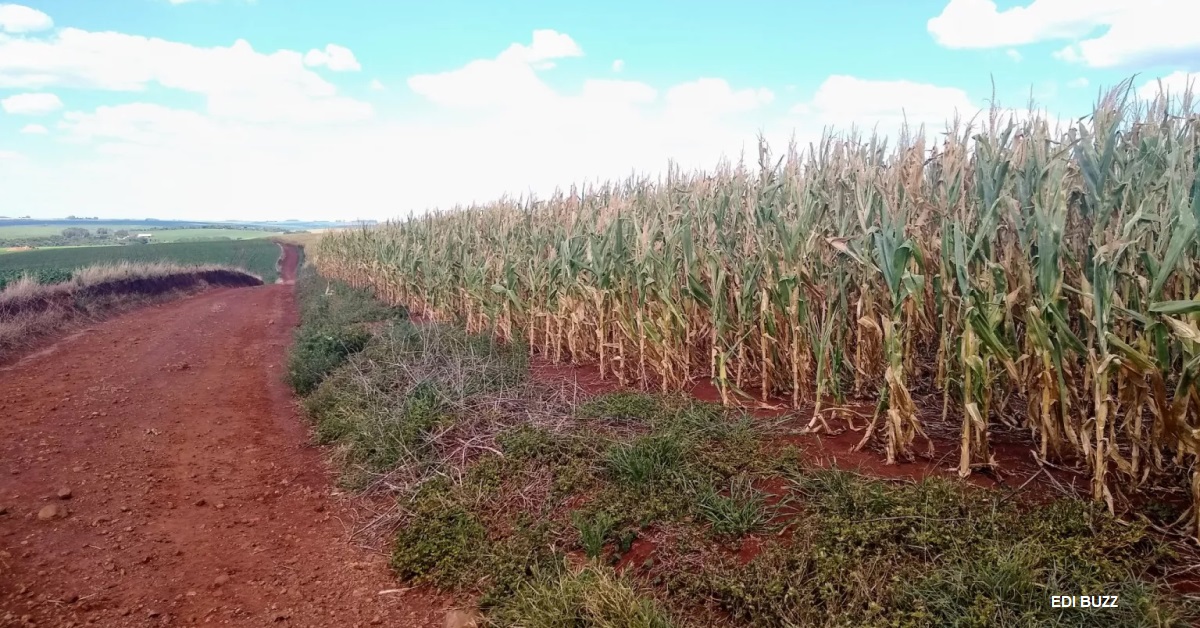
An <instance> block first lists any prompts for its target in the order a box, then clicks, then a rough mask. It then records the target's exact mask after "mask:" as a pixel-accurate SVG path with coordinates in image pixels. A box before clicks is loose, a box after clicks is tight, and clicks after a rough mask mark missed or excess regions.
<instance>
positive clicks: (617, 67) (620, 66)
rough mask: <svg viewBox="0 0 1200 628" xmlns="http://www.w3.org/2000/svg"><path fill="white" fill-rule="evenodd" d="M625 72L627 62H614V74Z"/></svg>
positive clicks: (620, 60) (618, 60)
mask: <svg viewBox="0 0 1200 628" xmlns="http://www.w3.org/2000/svg"><path fill="white" fill-rule="evenodd" d="M624 70H625V61H624V60H623V59H617V60H615V61H613V62H612V71H613V72H622V71H624Z"/></svg>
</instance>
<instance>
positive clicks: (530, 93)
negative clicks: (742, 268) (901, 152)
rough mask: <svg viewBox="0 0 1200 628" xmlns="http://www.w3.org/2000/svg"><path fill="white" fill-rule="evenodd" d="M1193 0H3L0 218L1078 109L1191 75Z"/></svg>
mask: <svg viewBox="0 0 1200 628" xmlns="http://www.w3.org/2000/svg"><path fill="white" fill-rule="evenodd" d="M1197 23H1200V2H1198V1H1197V0H1013V1H992V0H905V1H903V2H900V1H898V0H846V1H844V2H830V1H828V0H811V1H810V0H776V1H766V0H738V1H737V2H733V1H727V2H717V1H715V0H688V1H684V0H670V1H668V0H638V1H632V0H609V1H608V2H605V3H591V2H588V3H584V2H562V1H542V0H514V1H512V2H494V1H493V0H471V1H467V0H439V1H438V2H380V1H378V0H336V1H335V0H104V1H103V2H100V1H87V2H85V1H82V0H42V1H38V0H26V3H25V4H10V3H2V2H0V216H24V215H31V216H34V217H61V216H66V215H68V214H76V215H84V216H99V217H103V218H121V217H128V218H143V217H156V218H183V219H196V220H224V219H242V220H282V219H289V218H290V219H305V220H319V219H330V220H356V219H388V218H402V217H404V216H408V215H411V214H413V213H421V212H424V211H427V210H428V209H430V208H435V207H440V208H448V207H451V206H453V205H456V204H466V203H471V202H484V201H488V200H492V199H495V198H498V197H500V196H502V195H505V194H508V195H522V194H525V195H528V194H535V195H538V196H542V197H544V196H546V195H548V194H549V193H551V192H552V191H553V190H554V189H555V187H560V186H561V187H564V188H566V187H569V186H570V185H571V184H572V183H584V182H595V181H604V180H611V179H620V178H624V177H627V176H629V175H630V174H633V173H641V174H649V175H655V174H658V173H661V172H663V171H664V170H665V169H666V167H667V164H668V160H674V161H675V162H676V163H678V164H679V165H680V166H682V167H684V168H687V169H693V168H712V167H715V166H716V165H717V164H718V163H719V162H720V161H721V159H722V158H727V159H730V160H733V161H736V160H737V159H738V158H739V157H740V156H741V155H743V154H744V155H746V157H747V160H748V161H753V160H754V159H756V151H757V149H756V146H757V144H756V142H757V140H756V137H757V136H758V135H759V134H762V135H764V136H765V137H767V138H768V139H769V140H770V141H771V142H772V146H773V149H774V150H775V151H776V152H782V151H783V150H784V149H785V148H786V145H787V142H788V140H789V139H791V138H793V137H794V138H795V139H796V140H797V141H798V142H799V143H800V144H801V145H802V146H803V145H806V144H807V143H808V142H811V141H815V140H816V139H818V138H819V137H820V135H821V133H822V131H823V129H826V128H832V129H835V130H838V131H844V130H847V129H849V128H850V127H851V126H855V127H857V128H859V129H861V130H866V131H868V132H869V131H870V130H871V129H879V130H880V132H881V133H884V134H894V132H895V129H896V128H897V127H898V126H899V125H900V124H901V123H902V122H903V121H904V120H908V121H909V123H911V124H925V125H926V130H927V132H929V133H931V134H936V133H938V132H940V131H942V130H944V129H945V125H946V122H947V121H948V120H949V119H951V118H953V117H954V116H956V115H959V116H961V117H962V118H964V119H970V118H972V117H973V116H975V115H976V114H978V113H979V112H980V110H981V109H983V108H986V107H988V106H990V105H991V104H993V103H995V104H996V105H998V106H1001V107H1006V108H1014V109H1025V108H1027V106H1028V103H1029V102H1030V100H1031V99H1032V100H1033V101H1034V102H1035V103H1036V105H1037V107H1038V108H1039V109H1040V110H1043V111H1044V112H1045V113H1046V114H1047V115H1049V116H1051V117H1053V118H1055V119H1057V120H1070V119H1073V118H1077V117H1080V116H1083V115H1086V114H1087V113H1088V112H1089V111H1090V109H1091V106H1092V104H1093V103H1094V102H1095V100H1096V98H1097V96H1098V94H1099V91H1100V90H1101V89H1103V88H1106V87H1111V86H1114V85H1116V84H1118V83H1119V82H1120V81H1122V80H1124V79H1126V78H1128V77H1130V76H1134V75H1136V78H1135V83H1134V85H1135V87H1136V88H1137V90H1138V94H1139V95H1142V96H1146V97H1151V96H1153V94H1154V93H1156V92H1157V91H1158V89H1159V87H1158V86H1159V85H1160V83H1159V80H1160V79H1161V81H1162V83H1161V84H1162V85H1165V86H1167V87H1168V88H1169V89H1171V90H1172V92H1178V91H1181V90H1182V89H1183V88H1184V86H1186V85H1187V84H1188V83H1189V82H1190V81H1195V80H1196V79H1197V78H1200V29H1198V28H1195V27H1194V25H1195V24H1197Z"/></svg>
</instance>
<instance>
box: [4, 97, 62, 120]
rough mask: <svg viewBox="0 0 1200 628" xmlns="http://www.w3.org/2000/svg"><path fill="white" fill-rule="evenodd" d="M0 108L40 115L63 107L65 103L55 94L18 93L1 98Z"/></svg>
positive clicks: (12, 112)
mask: <svg viewBox="0 0 1200 628" xmlns="http://www.w3.org/2000/svg"><path fill="white" fill-rule="evenodd" d="M0 108H3V109H4V111H5V113H11V114H15V115H28V116H40V115H45V114H48V113H54V112H55V111H58V110H59V109H62V108H63V103H62V101H61V100H59V98H58V96H55V95H54V94H47V93H30V94H16V95H14V96H9V97H8V98H5V99H3V100H0Z"/></svg>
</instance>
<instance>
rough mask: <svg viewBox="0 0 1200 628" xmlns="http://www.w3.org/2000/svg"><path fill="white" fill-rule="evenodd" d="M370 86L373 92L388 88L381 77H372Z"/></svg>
mask: <svg viewBox="0 0 1200 628" xmlns="http://www.w3.org/2000/svg"><path fill="white" fill-rule="evenodd" d="M369 87H370V88H371V91H373V92H382V91H383V90H385V89H387V87H385V86H384V85H383V81H380V80H379V79H371V84H370V85H369Z"/></svg>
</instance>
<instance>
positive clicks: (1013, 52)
mask: <svg viewBox="0 0 1200 628" xmlns="http://www.w3.org/2000/svg"><path fill="white" fill-rule="evenodd" d="M1004 54H1005V55H1007V56H1008V58H1009V59H1012V60H1013V61H1014V62H1016V63H1020V62H1021V53H1020V51H1018V50H1017V49H1016V48H1009V49H1008V50H1005V51H1004Z"/></svg>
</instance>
